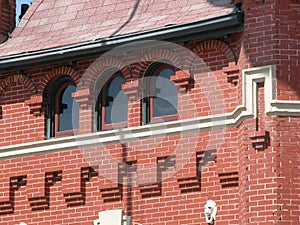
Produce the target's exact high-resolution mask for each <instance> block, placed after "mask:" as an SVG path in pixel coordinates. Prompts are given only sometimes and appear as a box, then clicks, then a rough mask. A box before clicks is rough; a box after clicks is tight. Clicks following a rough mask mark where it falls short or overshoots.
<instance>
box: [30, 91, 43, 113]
mask: <svg viewBox="0 0 300 225" xmlns="http://www.w3.org/2000/svg"><path fill="white" fill-rule="evenodd" d="M26 103H27V104H28V105H29V109H30V113H31V114H33V115H34V116H40V115H41V114H42V111H43V110H42V109H43V96H42V95H32V96H31V97H30V99H29V100H27V102H26Z"/></svg>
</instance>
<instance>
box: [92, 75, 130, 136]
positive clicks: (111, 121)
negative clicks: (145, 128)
mask: <svg viewBox="0 0 300 225" xmlns="http://www.w3.org/2000/svg"><path fill="white" fill-rule="evenodd" d="M122 84H125V79H124V77H123V74H122V73H121V71H117V72H116V73H114V74H113V76H111V77H110V79H108V81H107V82H106V83H105V84H104V86H103V87H102V89H101V91H100V94H99V96H98V101H97V105H96V115H97V130H109V129H113V128H121V127H126V126H127V118H128V98H127V95H125V93H124V91H123V90H122V89H121V85H122Z"/></svg>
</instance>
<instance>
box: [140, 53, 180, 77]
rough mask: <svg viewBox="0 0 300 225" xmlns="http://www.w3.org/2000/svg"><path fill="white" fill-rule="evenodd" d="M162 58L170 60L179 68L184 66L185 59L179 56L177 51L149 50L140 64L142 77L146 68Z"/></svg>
mask: <svg viewBox="0 0 300 225" xmlns="http://www.w3.org/2000/svg"><path fill="white" fill-rule="evenodd" d="M161 60H169V61H170V62H171V63H172V64H173V65H174V66H175V67H177V68H182V67H183V66H184V65H183V61H184V60H183V59H181V58H180V57H178V55H177V54H176V53H175V52H173V51H170V50H167V49H155V50H152V51H149V52H148V53H147V54H145V55H144V56H143V57H142V60H141V63H140V64H139V71H140V73H139V75H140V77H141V76H143V75H144V74H145V72H146V70H147V69H148V68H149V66H151V65H152V63H154V62H159V61H161Z"/></svg>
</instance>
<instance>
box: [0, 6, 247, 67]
mask: <svg viewBox="0 0 300 225" xmlns="http://www.w3.org/2000/svg"><path fill="white" fill-rule="evenodd" d="M243 18H244V14H243V12H239V11H236V12H233V13H230V14H227V15H223V16H218V17H214V18H210V19H205V20H200V21H196V22H192V23H185V24H179V25H170V26H166V27H162V28H158V29H152V30H147V31H141V32H137V33H131V34H126V35H120V36H114V37H108V38H103V39H98V40H94V41H88V42H83V43H78V44H72V45H67V46H61V47H55V48H51V49H45V50H39V51H34V52H28V53H21V54H15V55H10V56H4V57H0V71H13V70H23V69H28V68H33V67H37V66H40V65H50V64H53V63H57V62H67V61H72V60H80V59H84V58H88V57H93V56H97V55H98V56H99V55H100V54H101V53H103V52H104V51H107V50H110V49H112V48H114V47H116V46H120V45H123V44H126V43H130V42H133V41H142V40H164V41H170V42H174V43H178V42H184V41H191V40H196V39H200V38H209V37H216V36H220V35H228V34H231V33H236V32H240V31H242V30H243Z"/></svg>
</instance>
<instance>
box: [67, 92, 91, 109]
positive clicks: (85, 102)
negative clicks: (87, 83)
mask: <svg viewBox="0 0 300 225" xmlns="http://www.w3.org/2000/svg"><path fill="white" fill-rule="evenodd" d="M72 97H73V98H75V99H76V101H77V102H78V103H79V105H80V108H83V109H86V108H89V107H90V106H93V105H94V103H95V99H96V96H95V94H94V93H93V92H92V91H91V90H90V89H89V88H85V89H79V90H77V92H74V93H72Z"/></svg>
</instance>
